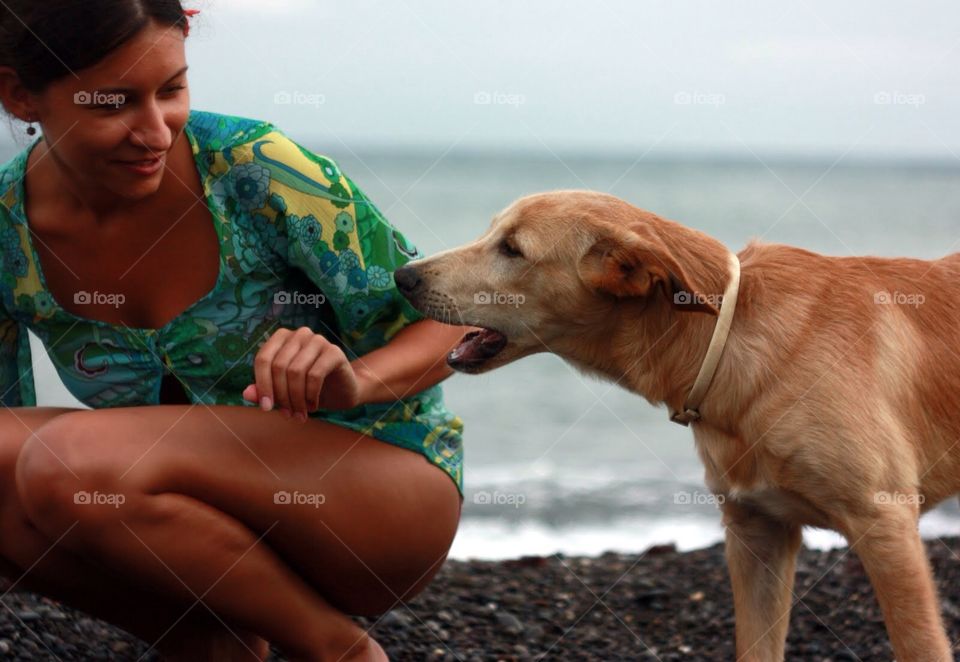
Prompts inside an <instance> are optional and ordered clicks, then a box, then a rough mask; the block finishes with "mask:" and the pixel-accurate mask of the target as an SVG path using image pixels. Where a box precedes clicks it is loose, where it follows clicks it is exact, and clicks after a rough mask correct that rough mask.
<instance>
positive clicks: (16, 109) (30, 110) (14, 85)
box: [0, 66, 36, 122]
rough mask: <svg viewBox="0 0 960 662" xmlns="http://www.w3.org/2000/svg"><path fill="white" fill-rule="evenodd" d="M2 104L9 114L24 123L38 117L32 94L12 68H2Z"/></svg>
mask: <svg viewBox="0 0 960 662" xmlns="http://www.w3.org/2000/svg"><path fill="white" fill-rule="evenodd" d="M0 104H3V107H4V109H5V110H6V111H7V112H8V113H10V114H11V115H13V116H15V117H16V118H17V119H19V120H22V121H24V122H28V121H30V118H31V117H33V116H34V115H36V113H35V111H34V106H33V102H32V100H31V95H30V92H29V91H28V90H27V88H25V87H24V86H23V83H21V82H20V76H19V75H18V74H17V72H16V70H14V69H13V68H12V67H7V66H3V67H0ZM34 121H36V120H34Z"/></svg>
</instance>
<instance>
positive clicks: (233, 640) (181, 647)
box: [157, 630, 386, 662]
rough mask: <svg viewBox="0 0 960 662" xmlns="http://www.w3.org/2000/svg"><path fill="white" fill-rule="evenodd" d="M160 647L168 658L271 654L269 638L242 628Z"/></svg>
mask: <svg viewBox="0 0 960 662" xmlns="http://www.w3.org/2000/svg"><path fill="white" fill-rule="evenodd" d="M157 649H158V650H159V651H160V653H161V655H162V656H163V660H164V662H228V661H229V662H241V661H242V662H265V660H266V659H267V658H268V657H269V656H270V644H269V643H268V642H267V641H265V640H263V639H261V638H260V637H258V636H256V635H255V634H252V633H250V632H244V631H242V630H240V631H237V632H236V633H232V632H227V631H218V632H207V633H204V634H198V635H196V636H193V637H180V638H178V639H177V640H176V641H170V642H169V643H168V644H166V645H158V646H157ZM384 659H386V658H384Z"/></svg>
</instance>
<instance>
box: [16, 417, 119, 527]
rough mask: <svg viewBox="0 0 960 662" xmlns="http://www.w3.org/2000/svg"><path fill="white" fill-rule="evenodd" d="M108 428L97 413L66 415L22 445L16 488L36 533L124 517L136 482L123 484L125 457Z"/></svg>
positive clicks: (45, 426)
mask: <svg viewBox="0 0 960 662" xmlns="http://www.w3.org/2000/svg"><path fill="white" fill-rule="evenodd" d="M109 423H110V422H109V421H105V420H104V418H103V417H98V416H97V415H96V412H87V411H81V412H76V413H71V414H64V415H61V416H58V417H56V418H54V419H53V420H51V421H49V422H47V423H45V424H43V425H42V426H40V427H39V428H38V429H37V430H35V431H34V434H33V436H31V437H30V439H28V440H27V441H26V442H25V443H24V444H23V447H22V448H21V450H20V453H19V456H18V458H17V462H16V467H15V472H14V473H15V484H16V490H17V494H18V496H19V498H20V501H21V504H22V506H23V509H24V511H25V512H26V514H27V516H28V517H29V518H30V520H31V521H32V522H33V523H34V525H35V526H37V528H39V529H41V530H43V531H44V532H46V533H48V534H54V533H62V532H64V531H66V530H67V529H68V528H71V527H73V526H75V525H77V524H79V523H82V524H85V525H87V526H89V525H95V524H97V523H99V522H104V521H112V520H114V519H115V518H116V517H118V516H119V514H120V512H121V508H122V506H123V505H124V504H125V503H127V502H128V500H129V496H130V495H129V492H130V491H131V489H132V482H131V483H128V484H125V481H124V480H123V479H122V477H123V474H124V471H125V470H124V468H123V466H122V464H121V463H122V461H123V460H122V458H123V454H122V453H121V452H120V450H121V449H119V448H117V445H116V444H115V443H112V442H113V441H115V437H116V429H111V428H110V427H109ZM85 528H86V527H85Z"/></svg>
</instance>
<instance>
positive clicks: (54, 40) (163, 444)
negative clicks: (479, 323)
mask: <svg viewBox="0 0 960 662" xmlns="http://www.w3.org/2000/svg"><path fill="white" fill-rule="evenodd" d="M187 27H188V17H187V12H185V10H184V9H183V7H182V6H181V4H180V2H179V1H177V0H125V1H122V2H118V1H117V0H83V1H80V0H72V1H71V0H48V1H47V2H44V3H36V2H34V1H33V0H19V1H15V0H7V2H5V3H3V8H2V9H0V101H2V103H3V105H4V107H5V109H6V110H7V111H8V112H9V113H10V114H11V115H12V116H13V117H15V118H17V119H20V120H23V121H26V122H30V123H39V124H40V126H41V127H42V130H43V134H42V136H41V137H38V138H37V139H36V140H34V141H33V142H32V143H31V144H30V145H29V146H28V147H27V148H26V149H25V150H24V151H23V152H21V153H20V154H18V155H17V156H16V157H15V158H13V159H12V160H11V161H10V162H8V163H6V164H4V165H3V166H0V203H2V204H0V267H2V269H0V403H2V404H3V405H4V407H3V409H0V573H3V574H4V575H8V576H9V578H10V579H11V580H13V581H14V582H15V588H20V589H24V588H25V589H31V590H35V591H39V592H42V593H45V594H48V595H51V596H52V597H55V598H58V599H61V600H63V601H64V602H66V603H68V604H71V605H73V606H76V607H78V608H80V609H84V610H86V611H89V612H90V613H92V614H94V615H96V616H99V617H101V618H104V619H106V620H109V621H112V622H114V623H117V624H118V625H120V626H122V627H124V628H126V629H128V630H129V631H130V632H132V633H134V634H136V635H138V636H140V637H141V638H142V639H144V640H146V641H147V642H148V643H150V644H151V645H153V646H155V647H156V648H157V649H158V650H160V651H161V652H163V653H164V654H165V655H166V656H168V657H169V659H191V660H199V659H216V660H230V659H263V658H264V657H265V656H266V654H267V641H268V640H269V641H272V642H273V643H275V644H276V645H277V646H278V647H279V648H281V649H282V650H283V651H284V652H285V653H286V654H287V655H288V656H289V657H290V658H291V659H296V660H326V659H344V660H346V659H358V660H359V659H362V660H378V659H385V656H384V652H383V651H382V649H381V648H380V647H379V646H378V645H377V644H376V642H374V641H373V640H372V639H371V638H370V637H369V636H367V634H366V633H365V632H364V631H363V630H361V629H360V628H359V627H358V626H357V625H356V624H355V623H354V622H353V621H352V620H351V619H350V618H349V616H348V614H373V613H380V612H382V611H385V610H387V609H389V608H390V607H391V606H392V605H394V604H395V603H396V602H397V601H399V600H401V599H407V598H410V597H412V596H413V595H416V594H417V593H418V592H419V591H421V590H422V589H423V588H424V587H425V586H426V585H427V583H429V581H430V580H431V578H432V577H433V575H434V574H435V573H436V571H437V570H438V569H439V567H440V565H441V564H442V563H443V560H444V559H445V558H446V553H447V550H448V549H449V546H450V543H451V542H452V539H453V536H454V534H455V531H456V528H457V524H458V522H459V515H460V503H461V501H462V496H461V491H460V490H461V486H462V474H461V461H462V448H461V439H462V437H461V434H462V424H461V422H460V420H459V418H457V417H456V416H454V415H453V414H452V413H450V412H449V411H447V410H446V408H445V406H444V402H443V397H442V391H441V389H440V386H439V382H440V381H441V380H443V379H444V378H446V377H447V376H449V375H450V374H451V371H450V369H449V367H448V366H447V365H446V363H445V362H444V358H445V356H446V355H447V353H448V352H449V350H450V349H451V347H452V346H453V345H454V344H455V343H456V341H457V339H458V338H459V337H460V336H461V335H462V332H463V331H462V329H458V328H456V327H447V326H445V325H442V324H439V323H436V322H433V321H431V320H425V319H423V318H422V316H421V315H420V314H419V313H417V312H416V311H415V310H414V309H413V308H411V307H410V306H409V304H408V303H407V302H406V300H405V299H404V298H403V297H402V296H400V294H399V293H398V291H397V289H396V285H395V283H394V279H393V272H394V271H395V270H396V269H397V268H398V267H400V266H402V265H403V264H405V263H406V262H408V261H409V260H410V259H412V258H414V257H417V256H418V255H419V253H418V252H417V251H416V249H414V248H412V244H410V243H409V241H408V240H407V239H406V238H405V237H404V236H403V235H402V234H401V233H400V232H399V231H398V230H397V229H396V228H394V227H393V226H392V225H390V223H389V222H388V221H387V220H386V219H385V218H384V217H383V216H382V214H381V213H380V212H379V210H378V209H377V207H376V206H374V205H373V203H372V202H371V201H370V200H368V199H367V198H366V196H365V195H364V194H363V192H362V191H361V190H360V189H359V188H358V187H357V186H356V184H355V183H354V182H353V181H352V180H351V179H350V178H349V177H347V176H346V175H345V174H344V173H343V172H341V171H340V169H339V167H338V166H337V164H336V163H335V162H334V161H333V160H331V159H328V158H326V157H324V156H321V155H319V154H315V153H313V152H311V151H309V150H307V149H305V148H303V147H302V146H300V145H299V144H297V143H296V142H294V141H293V140H291V139H290V138H288V137H287V136H286V135H284V134H283V133H282V132H281V131H280V130H279V129H277V128H276V127H275V126H274V125H272V124H270V123H269V122H266V121H258V120H253V119H246V118H241V117H234V116H228V115H221V114H216V113H209V112H203V111H198V110H192V109H191V108H190V101H189V90H188V84H187V76H186V72H187V63H186V56H185V49H184V38H185V36H186V33H187ZM28 330H30V331H32V332H34V333H35V334H36V335H37V336H38V337H39V338H40V340H41V342H42V343H43V346H44V349H45V350H46V352H47V353H48V355H49V356H50V358H51V361H52V362H53V364H54V366H55V367H56V369H57V371H58V373H59V375H60V377H61V378H62V379H63V381H64V383H65V385H66V386H67V388H68V389H69V390H70V391H71V392H72V393H73V394H74V395H75V396H76V397H77V398H78V399H79V400H81V401H82V402H84V403H85V404H87V405H89V406H90V407H92V408H93V409H92V410H91V411H83V410H70V409H54V408H47V407H37V406H36V402H37V398H36V395H37V394H36V392H35V385H34V383H33V378H32V374H31V368H30V366H31V356H30V345H29V342H28V334H27V331H28ZM174 385H177V386H179V388H178V389H174V388H172V387H173V386H174ZM256 404H259V405H260V407H259V408H258V407H256V406H255V405H256ZM156 405H163V406H156ZM278 410H279V411H278ZM280 411H282V412H283V414H284V415H283V416H282V415H281V414H280ZM200 597H202V602H203V604H204V606H205V607H206V610H196V609H193V610H191V607H192V606H193V605H194V604H196V602H197V601H198V599H199V598H200Z"/></svg>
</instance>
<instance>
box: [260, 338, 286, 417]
mask: <svg viewBox="0 0 960 662" xmlns="http://www.w3.org/2000/svg"><path fill="white" fill-rule="evenodd" d="M292 335H293V331H291V330H290V329H277V330H276V331H275V332H274V333H273V335H271V336H270V338H269V339H268V340H267V342H265V343H264V344H263V346H262V347H261V348H260V350H259V351H258V352H257V356H256V357H255V358H254V360H253V372H254V376H255V377H256V384H257V394H258V396H259V397H260V408H261V409H263V410H264V411H270V410H271V409H273V407H274V405H276V406H277V407H278V408H279V407H280V406H281V405H280V402H279V401H278V400H277V398H276V397H275V393H274V388H273V362H274V359H275V358H276V356H277V354H279V353H280V350H281V349H283V346H284V345H285V344H286V342H287V339H288V338H289V337H290V336H292Z"/></svg>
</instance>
